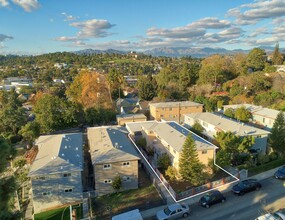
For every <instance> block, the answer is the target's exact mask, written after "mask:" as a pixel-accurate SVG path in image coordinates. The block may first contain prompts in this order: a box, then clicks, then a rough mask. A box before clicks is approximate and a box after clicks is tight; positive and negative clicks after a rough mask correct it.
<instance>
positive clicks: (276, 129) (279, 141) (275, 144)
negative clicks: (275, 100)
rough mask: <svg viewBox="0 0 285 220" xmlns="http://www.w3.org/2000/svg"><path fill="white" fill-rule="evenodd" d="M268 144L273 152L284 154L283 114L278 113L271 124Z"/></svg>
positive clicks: (284, 118)
mask: <svg viewBox="0 0 285 220" xmlns="http://www.w3.org/2000/svg"><path fill="white" fill-rule="evenodd" d="M269 142H270V144H271V147H272V148H273V149H274V151H276V152H278V153H282V154H283V153H284V152H285V117H284V112H283V111H280V112H279V113H278V115H277V117H276V119H275V122H274V124H273V127H272V130H271V135H270V138H269Z"/></svg>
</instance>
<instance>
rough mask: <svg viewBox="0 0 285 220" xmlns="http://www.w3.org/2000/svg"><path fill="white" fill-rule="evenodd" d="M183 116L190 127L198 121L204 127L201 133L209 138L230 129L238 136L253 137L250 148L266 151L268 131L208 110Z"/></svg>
mask: <svg viewBox="0 0 285 220" xmlns="http://www.w3.org/2000/svg"><path fill="white" fill-rule="evenodd" d="M184 118H185V120H184V125H185V127H192V126H193V125H194V124H195V123H196V122H198V123H199V124H201V125H202V127H203V128H204V129H205V131H203V132H202V134H204V135H205V136H207V137H208V138H209V139H211V140H214V139H215V135H216V134H217V132H220V131H224V132H227V131H230V132H232V133H234V134H235V135H237V136H240V137H248V136H250V137H254V139H255V143H254V145H253V147H252V149H255V150H257V151H259V152H262V153H266V147H267V139H268V135H269V134H270V132H268V131H265V130H263V129H259V128H256V127H253V126H250V125H248V124H245V123H241V122H238V121H236V120H233V119H230V118H227V117H224V116H222V115H216V114H214V113H210V112H203V113H191V114H186V115H185V117H184Z"/></svg>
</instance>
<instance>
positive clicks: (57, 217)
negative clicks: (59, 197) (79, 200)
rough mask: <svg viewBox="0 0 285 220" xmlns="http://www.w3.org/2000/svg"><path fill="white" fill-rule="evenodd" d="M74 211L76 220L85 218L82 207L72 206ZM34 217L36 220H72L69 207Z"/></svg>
mask: <svg viewBox="0 0 285 220" xmlns="http://www.w3.org/2000/svg"><path fill="white" fill-rule="evenodd" d="M72 209H76V216H77V218H76V219H81V218H82V216H83V213H82V205H81V204H79V205H74V206H72ZM63 212H64V213H63ZM34 217H35V218H34V219H35V220H61V219H63V220H70V211H69V206H67V207H63V208H60V209H54V210H50V211H47V212H41V213H39V214H36V215H35V216H34Z"/></svg>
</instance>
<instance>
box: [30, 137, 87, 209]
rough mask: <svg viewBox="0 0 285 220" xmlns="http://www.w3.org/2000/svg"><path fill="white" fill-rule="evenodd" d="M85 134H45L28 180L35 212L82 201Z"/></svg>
mask: <svg viewBox="0 0 285 220" xmlns="http://www.w3.org/2000/svg"><path fill="white" fill-rule="evenodd" d="M82 136H83V135H82V133H71V134H57V135H43V136H40V137H39V138H38V139H37V141H36V146H37V147H38V154H37V156H36V158H35V160H34V162H33V163H32V166H31V169H30V172H29V175H28V176H29V177H30V178H31V184H32V194H33V195H32V197H33V206H34V213H39V212H43V211H47V210H50V209H54V208H57V207H61V206H66V205H70V204H77V203H81V202H82V199H83V198H82V191H83V190H82V171H83V152H82V150H83V148H82V146H83V141H82V140H83V139H82Z"/></svg>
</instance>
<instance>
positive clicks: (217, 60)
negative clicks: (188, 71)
mask: <svg viewBox="0 0 285 220" xmlns="http://www.w3.org/2000/svg"><path fill="white" fill-rule="evenodd" d="M201 65H202V66H201V69H200V71H199V80H198V81H199V83H201V84H206V83H214V84H215V85H216V84H217V83H221V82H225V81H227V80H229V79H231V78H232V76H233V74H234V68H233V63H232V61H231V59H229V58H228V57H225V56H221V55H212V56H210V57H207V58H205V59H204V60H203V61H202V62H201Z"/></svg>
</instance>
